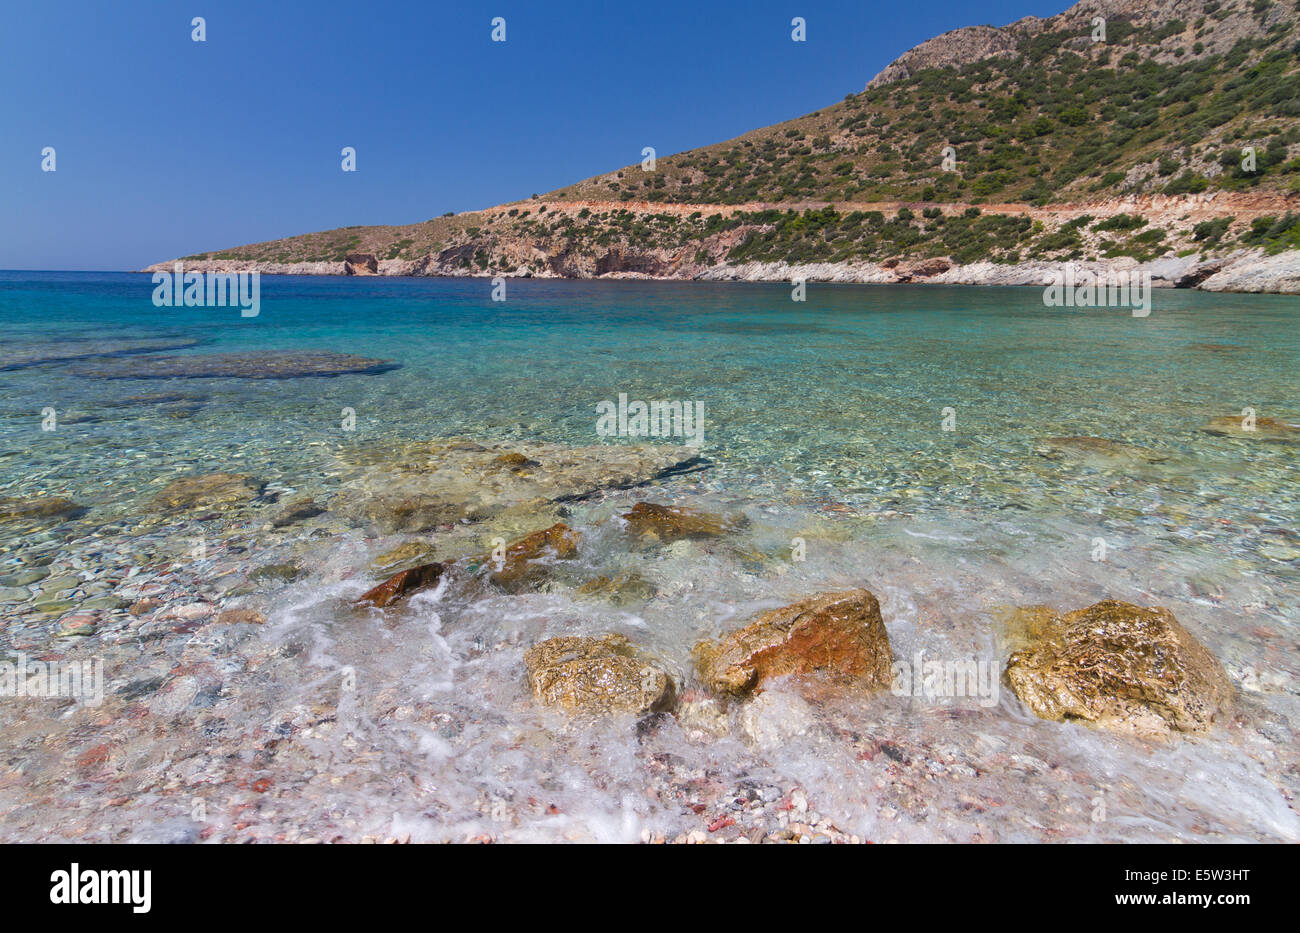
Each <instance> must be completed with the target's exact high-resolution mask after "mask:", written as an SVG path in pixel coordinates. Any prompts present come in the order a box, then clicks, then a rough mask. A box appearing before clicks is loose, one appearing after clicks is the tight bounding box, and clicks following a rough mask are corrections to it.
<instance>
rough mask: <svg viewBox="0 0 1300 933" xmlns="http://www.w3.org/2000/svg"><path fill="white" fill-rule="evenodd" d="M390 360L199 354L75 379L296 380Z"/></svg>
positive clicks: (368, 370) (92, 369)
mask: <svg viewBox="0 0 1300 933" xmlns="http://www.w3.org/2000/svg"><path fill="white" fill-rule="evenodd" d="M397 368H398V364H396V363H394V362H393V361H392V360H377V359H370V358H369V357H364V356H354V355H353V354H350V353H329V352H316V351H309V352H301V353H279V352H272V351H266V352H259V353H200V354H195V355H194V356H145V357H138V358H132V359H112V360H104V361H103V362H101V363H96V364H94V365H92V366H84V367H82V368H81V369H80V370H79V371H78V375H82V376H89V377H92V378H95V379H218V378H225V379H296V378H300V377H304V376H343V375H347V374H358V373H360V374H367V375H375V374H378V373H384V372H388V371H389V370H393V369H397Z"/></svg>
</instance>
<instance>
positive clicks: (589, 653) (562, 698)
mask: <svg viewBox="0 0 1300 933" xmlns="http://www.w3.org/2000/svg"><path fill="white" fill-rule="evenodd" d="M524 666H525V667H526V668H527V669H528V681H529V683H530V684H531V685H532V688H533V695H534V696H536V697H537V699H538V700H540V701H541V702H542V703H544V704H546V705H547V706H554V707H558V708H560V709H562V710H564V711H566V712H569V713H585V714H595V715H601V714H609V713H633V714H636V715H641V714H644V713H650V712H659V711H662V710H667V709H671V708H672V706H673V704H674V703H675V702H676V689H675V686H674V684H673V681H672V678H671V677H669V676H668V675H667V674H666V673H664V672H663V671H662V670H660V669H659V668H657V667H655V666H653V665H651V664H647V663H646V662H644V661H642V660H640V659H639V658H637V657H636V655H635V653H634V652H633V651H632V649H631V647H630V646H629V645H628V643H627V639H625V638H623V637H622V636H621V635H603V636H601V637H600V638H580V637H574V636H564V637H560V638H549V639H547V640H546V641H543V642H539V643H538V644H536V645H533V646H532V647H531V648H529V649H528V650H527V651H526V652H524Z"/></svg>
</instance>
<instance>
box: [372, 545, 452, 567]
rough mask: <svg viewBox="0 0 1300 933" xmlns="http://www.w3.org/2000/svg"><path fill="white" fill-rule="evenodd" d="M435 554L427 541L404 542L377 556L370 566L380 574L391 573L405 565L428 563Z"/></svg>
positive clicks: (434, 550)
mask: <svg viewBox="0 0 1300 933" xmlns="http://www.w3.org/2000/svg"><path fill="white" fill-rule="evenodd" d="M435 553H436V549H435V548H434V546H433V545H432V544H430V543H429V542H427V541H406V542H404V543H402V544H399V545H398V546H397V547H395V548H390V549H389V550H387V551H384V552H383V553H382V554H379V555H377V556H376V557H375V559H374V560H372V561H371V562H370V566H371V567H372V568H374V569H375V570H377V571H379V572H381V573H383V572H391V571H393V570H395V569H397V568H399V567H401V566H403V565H405V564H427V563H430V562H431V561H432V559H433V555H434V554H435Z"/></svg>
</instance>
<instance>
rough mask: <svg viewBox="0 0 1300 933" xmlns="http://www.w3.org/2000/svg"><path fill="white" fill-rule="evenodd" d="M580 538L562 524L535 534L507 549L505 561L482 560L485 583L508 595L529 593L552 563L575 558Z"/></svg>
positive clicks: (489, 558) (559, 523)
mask: <svg viewBox="0 0 1300 933" xmlns="http://www.w3.org/2000/svg"><path fill="white" fill-rule="evenodd" d="M579 537H580V536H579V535H578V533H577V532H576V531H574V530H573V529H572V528H570V527H569V526H568V525H566V524H564V523H563V522H557V523H556V524H554V525H552V526H551V527H550V528H547V529H545V530H544V531H535V532H533V533H532V534H530V535H528V536H527V537H524V538H520V539H519V540H518V541H515V542H514V543H513V544H510V545H509V546H507V547H506V553H505V559H504V560H502V561H499V562H498V561H494V560H493V559H492V556H491V555H488V556H487V557H485V558H483V563H484V564H486V565H487V566H489V567H490V568H491V571H490V574H489V577H488V579H490V580H491V581H492V582H493V583H495V584H496V585H497V586H499V587H501V588H502V589H503V590H505V591H507V592H510V593H514V592H519V591H520V590H525V589H529V588H530V587H532V586H534V585H536V584H537V583H538V582H539V581H540V580H541V579H542V578H543V577H544V576H545V575H546V570H547V567H548V565H549V564H550V563H551V562H552V561H555V560H572V559H573V558H575V557H577V556H578V539H579ZM498 564H499V566H498Z"/></svg>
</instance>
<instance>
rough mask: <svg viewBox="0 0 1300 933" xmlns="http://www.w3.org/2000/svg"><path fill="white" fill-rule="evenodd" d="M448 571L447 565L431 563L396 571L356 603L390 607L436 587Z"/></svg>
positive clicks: (360, 597)
mask: <svg viewBox="0 0 1300 933" xmlns="http://www.w3.org/2000/svg"><path fill="white" fill-rule="evenodd" d="M449 569H450V565H449V564H442V563H433V564H422V565H421V566H419V567H411V568H410V569H408V570H401V571H398V572H397V573H395V574H393V575H392V576H391V577H389V578H388V579H387V580H385V581H384V582H383V583H380V584H379V585H378V586H375V587H372V588H371V589H369V590H366V592H365V593H363V594H362V595H361V596H359V597H358V598H357V602H358V603H359V604H361V605H365V606H375V607H377V608H380V609H382V608H384V607H385V606H391V605H392V604H393V603H395V602H397V601H398V600H399V599H402V598H404V597H406V596H410V595H411V594H412V593H415V592H418V591H420V590H422V589H425V588H427V587H430V586H436V585H437V584H438V582H439V581H440V580H441V579H442V578H443V576H444V575H445V574H446V573H447V572H448V570H449Z"/></svg>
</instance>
